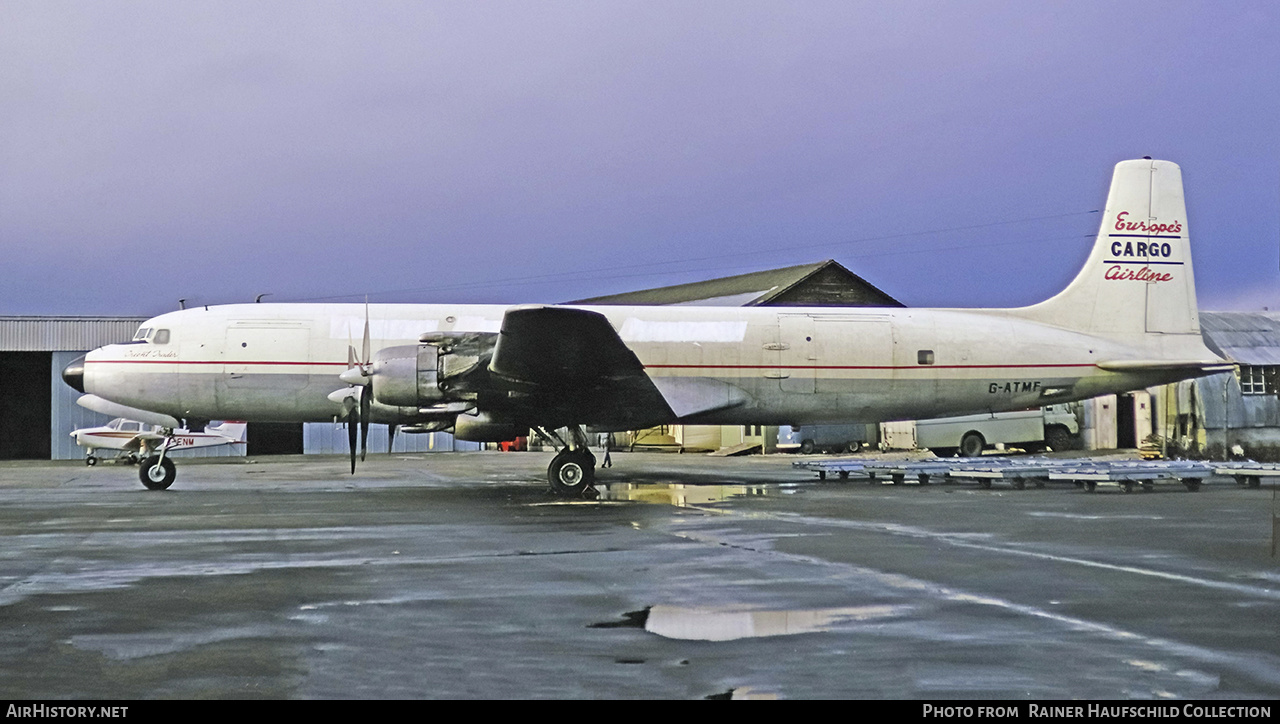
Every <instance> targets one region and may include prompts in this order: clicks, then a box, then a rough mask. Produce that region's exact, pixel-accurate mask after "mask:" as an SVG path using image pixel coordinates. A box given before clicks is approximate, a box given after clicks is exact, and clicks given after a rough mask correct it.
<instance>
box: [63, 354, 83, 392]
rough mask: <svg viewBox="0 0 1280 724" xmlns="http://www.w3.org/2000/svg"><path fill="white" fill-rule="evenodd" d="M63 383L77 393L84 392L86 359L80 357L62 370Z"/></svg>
mask: <svg viewBox="0 0 1280 724" xmlns="http://www.w3.org/2000/svg"><path fill="white" fill-rule="evenodd" d="M62 381H63V382H66V383H67V384H68V385H70V386H71V387H72V389H74V390H76V391H77V392H84V357H80V358H78V359H77V360H75V361H74V362H72V363H71V364H69V365H67V366H66V367H65V368H63V370H62Z"/></svg>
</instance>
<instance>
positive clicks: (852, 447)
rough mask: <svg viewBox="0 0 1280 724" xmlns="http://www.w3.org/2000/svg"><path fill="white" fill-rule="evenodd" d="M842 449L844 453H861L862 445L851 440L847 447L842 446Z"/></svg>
mask: <svg viewBox="0 0 1280 724" xmlns="http://www.w3.org/2000/svg"><path fill="white" fill-rule="evenodd" d="M844 449H845V450H846V451H848V452H850V453H856V452H861V450H862V443H861V442H859V441H857V440H852V441H850V442H849V444H848V445H845V446H844Z"/></svg>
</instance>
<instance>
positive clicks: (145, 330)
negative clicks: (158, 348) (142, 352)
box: [133, 327, 169, 344]
mask: <svg viewBox="0 0 1280 724" xmlns="http://www.w3.org/2000/svg"><path fill="white" fill-rule="evenodd" d="M133 341H134V342H150V343H151V344H169V330H167V329H156V328H154V327H139V328H138V331H137V332H136V333H135V334H134V335H133Z"/></svg>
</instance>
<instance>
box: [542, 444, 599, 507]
mask: <svg viewBox="0 0 1280 724" xmlns="http://www.w3.org/2000/svg"><path fill="white" fill-rule="evenodd" d="M584 453H585V454H584ZM593 480H595V459H594V457H593V456H592V455H591V454H590V453H586V451H584V450H562V451H560V453H559V454H557V455H556V456H555V457H554V458H552V460H551V466H550V467H548V468H547V482H549V483H551V490H552V492H554V493H555V494H556V495H564V496H571V495H581V494H582V491H584V490H586V489H587V486H589V485H591V483H592V481H593Z"/></svg>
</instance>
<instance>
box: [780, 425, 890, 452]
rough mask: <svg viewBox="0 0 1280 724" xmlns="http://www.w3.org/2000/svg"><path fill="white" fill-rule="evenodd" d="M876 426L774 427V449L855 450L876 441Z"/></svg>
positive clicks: (811, 450) (786, 450) (802, 450)
mask: <svg viewBox="0 0 1280 724" xmlns="http://www.w3.org/2000/svg"><path fill="white" fill-rule="evenodd" d="M876 434H877V426H876V425H801V426H799V427H790V426H787V425H783V426H782V427H780V428H778V452H800V453H803V454H805V455H810V454H813V453H815V452H828V453H846V452H847V453H856V452H858V451H859V450H861V449H862V448H863V447H865V446H868V445H871V446H874V445H875V444H876Z"/></svg>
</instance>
